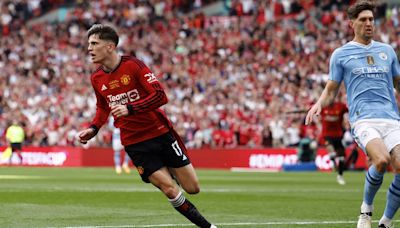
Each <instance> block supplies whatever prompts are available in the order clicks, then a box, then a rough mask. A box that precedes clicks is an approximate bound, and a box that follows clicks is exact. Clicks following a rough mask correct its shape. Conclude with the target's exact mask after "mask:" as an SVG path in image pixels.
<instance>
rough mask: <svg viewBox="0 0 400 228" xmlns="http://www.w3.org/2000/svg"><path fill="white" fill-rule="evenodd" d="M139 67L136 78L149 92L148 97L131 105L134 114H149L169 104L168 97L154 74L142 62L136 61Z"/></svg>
mask: <svg viewBox="0 0 400 228" xmlns="http://www.w3.org/2000/svg"><path fill="white" fill-rule="evenodd" d="M135 62H136V64H137V67H138V70H136V71H135V72H136V75H135V77H136V78H137V79H138V83H139V84H140V85H141V86H142V88H144V90H145V91H146V92H147V94H148V95H147V96H146V97H145V98H143V99H141V100H138V101H136V102H133V103H132V104H131V106H130V107H131V109H130V112H131V113H132V114H135V113H142V112H149V111H152V110H155V109H157V108H159V107H161V106H162V105H164V104H166V103H168V98H167V95H166V94H165V92H164V89H163V88H162V86H161V83H160V82H159V81H158V79H157V77H156V76H155V75H154V73H153V72H151V70H150V69H149V68H148V67H147V66H146V65H145V64H144V63H143V62H141V61H139V60H136V61H135Z"/></svg>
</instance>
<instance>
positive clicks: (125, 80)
mask: <svg viewBox="0 0 400 228" xmlns="http://www.w3.org/2000/svg"><path fill="white" fill-rule="evenodd" d="M130 81H131V77H130V76H129V75H127V74H124V75H122V77H121V83H122V85H128V84H129V82H130Z"/></svg>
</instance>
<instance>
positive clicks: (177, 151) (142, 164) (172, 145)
mask: <svg viewBox="0 0 400 228" xmlns="http://www.w3.org/2000/svg"><path fill="white" fill-rule="evenodd" d="M183 148H184V147H183ZM125 150H126V151H127V153H128V154H129V156H130V158H131V159H132V161H133V163H134V164H135V166H136V167H137V169H138V172H139V174H140V176H141V177H142V180H143V181H144V182H147V183H152V184H153V185H154V186H155V187H157V188H159V189H160V190H161V191H162V192H163V194H164V195H165V196H166V197H167V198H168V200H169V201H170V203H171V204H172V205H173V207H174V208H175V209H176V210H177V211H178V212H179V213H181V214H182V215H184V216H185V217H186V218H188V219H189V220H190V221H192V222H193V223H194V224H196V225H198V226H200V227H204V228H209V227H213V226H211V224H210V223H209V222H208V221H207V220H206V219H205V218H204V217H203V216H202V215H201V214H200V213H199V212H198V210H197V209H196V207H195V206H193V204H192V203H191V202H190V201H189V200H187V199H186V198H185V196H184V195H183V193H182V192H181V191H180V189H179V187H178V186H177V185H176V184H175V182H174V180H173V179H172V176H171V173H170V171H169V169H168V168H167V167H166V165H165V164H167V165H168V164H169V163H170V164H169V165H168V166H169V167H171V166H172V167H184V166H187V165H189V164H190V160H189V159H188V158H187V157H186V155H185V154H183V151H182V149H181V147H180V146H179V144H177V140H176V139H175V137H174V136H173V135H172V134H170V133H168V134H164V135H162V136H159V137H157V138H155V139H152V140H148V141H145V142H141V143H138V144H136V145H131V146H126V147H125Z"/></svg>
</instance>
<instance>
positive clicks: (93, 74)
mask: <svg viewBox="0 0 400 228" xmlns="http://www.w3.org/2000/svg"><path fill="white" fill-rule="evenodd" d="M102 73H103V68H102V67H101V66H99V67H97V69H96V70H95V71H93V72H92V74H91V75H90V78H91V79H92V80H93V79H95V78H96V77H98V76H99V75H101V74H102Z"/></svg>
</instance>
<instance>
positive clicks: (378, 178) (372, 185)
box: [364, 165, 400, 205]
mask: <svg viewBox="0 0 400 228" xmlns="http://www.w3.org/2000/svg"><path fill="white" fill-rule="evenodd" d="M383 174H385V173H380V172H378V170H377V169H376V167H375V166H374V165H371V166H370V167H369V169H368V172H367V174H366V175H365V185H364V202H365V203H366V204H368V205H372V203H373V201H374V198H375V195H376V192H377V191H378V190H379V188H380V187H381V184H382V182H383ZM399 186H400V185H399Z"/></svg>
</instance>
